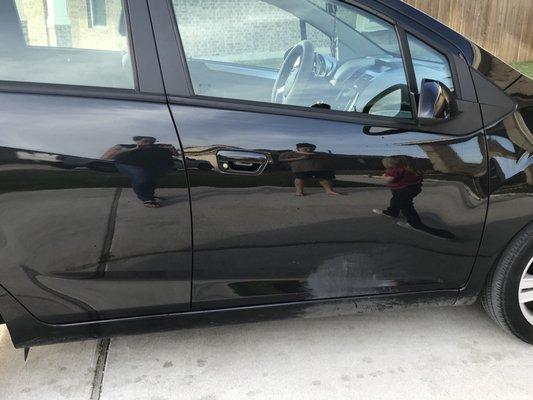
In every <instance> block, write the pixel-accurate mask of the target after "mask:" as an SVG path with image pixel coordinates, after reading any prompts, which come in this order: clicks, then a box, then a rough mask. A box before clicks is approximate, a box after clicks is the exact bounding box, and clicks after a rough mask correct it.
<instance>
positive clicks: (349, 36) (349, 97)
mask: <svg viewBox="0 0 533 400" xmlns="http://www.w3.org/2000/svg"><path fill="white" fill-rule="evenodd" d="M264 2H266V3H269V4H271V5H273V6H275V7H279V8H280V9H283V10H284V11H287V12H289V13H291V14H293V15H294V16H295V17H297V18H298V19H299V21H300V25H301V26H311V27H313V28H315V29H317V30H319V31H320V32H322V33H323V34H325V35H327V37H328V38H329V41H330V46H329V48H327V47H324V46H320V44H318V43H314V40H313V39H312V38H310V37H308V36H307V35H306V29H301V37H300V39H301V41H300V42H299V43H294V46H293V47H291V48H288V49H286V51H285V56H284V58H283V61H282V63H281V66H280V67H279V68H268V67H263V66H255V65H247V64H245V63H238V62H231V61H228V60H220V59H202V58H194V57H193V58H188V65H189V71H190V74H191V78H192V81H193V85H194V87H195V90H196V92H197V94H200V95H203V96H212V97H226V98H238V99H245V100H251V101H261V102H272V103H279V104H290V105H297V106H303V107H312V106H316V105H319V104H327V105H328V106H329V107H325V108H331V109H333V110H340V111H347V112H362V113H371V114H374V115H382V116H390V117H400V118H411V117H412V113H411V104H410V101H409V95H408V90H407V84H406V74H405V70H404V65H403V60H402V57H401V54H400V49H399V45H398V41H397V37H396V32H395V30H394V28H393V27H392V25H390V24H388V23H387V22H384V21H381V20H379V19H378V18H377V17H374V16H372V15H370V14H368V13H366V12H364V11H362V10H358V11H357V14H358V15H361V16H364V17H366V18H367V19H368V20H369V21H371V22H373V23H374V24H375V25H381V29H378V30H376V32H374V33H373V32H367V33H365V32H360V31H358V30H357V29H356V28H355V27H354V26H352V25H350V24H349V23H348V22H347V21H345V18H343V15H347V14H348V17H349V16H350V15H349V14H350V13H353V11H352V10H353V9H352V8H350V9H348V8H347V9H346V10H341V9H340V7H344V6H341V5H340V3H338V2H324V1H323V2H322V3H323V4H324V5H325V7H323V6H321V5H322V4H320V3H319V2H318V1H314V0H309V1H303V2H297V4H293V2H284V1H279V0H264ZM177 18H178V25H179V22H180V16H179V15H177ZM183 18H185V16H183ZM372 35H373V36H372ZM182 39H183V38H182ZM183 42H184V47H185V52H186V53H187V45H188V43H187V40H183ZM413 62H414V63H415V69H416V71H417V73H418V74H421V75H424V76H426V77H431V78H432V79H436V80H440V81H442V82H444V83H445V84H447V85H448V86H450V87H451V88H453V84H452V80H451V76H450V73H449V69H448V68H447V66H446V67H445V66H443V64H442V62H441V61H440V60H424V59H416V58H414V60H413Z"/></svg>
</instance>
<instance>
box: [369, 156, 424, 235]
mask: <svg viewBox="0 0 533 400" xmlns="http://www.w3.org/2000/svg"><path fill="white" fill-rule="evenodd" d="M383 166H384V167H385V168H386V169H385V173H384V174H383V178H384V179H385V181H386V182H387V186H388V187H389V189H390V190H391V192H392V198H391V200H390V205H389V208H387V209H386V210H373V211H374V212H375V213H377V214H383V215H386V216H389V217H394V218H398V217H399V215H400V212H401V213H402V214H403V216H404V217H405V219H406V220H407V223H408V224H409V225H411V226H412V227H413V228H415V229H416V228H419V227H420V226H421V225H422V221H421V220H420V216H419V215H418V213H417V212H416V210H415V206H414V203H413V200H414V198H415V197H416V196H418V195H419V194H420V192H421V191H422V175H421V174H420V173H418V172H417V171H416V170H415V169H414V167H413V166H412V164H411V162H410V161H409V160H408V159H407V158H406V157H402V156H394V157H386V158H384V159H383Z"/></svg>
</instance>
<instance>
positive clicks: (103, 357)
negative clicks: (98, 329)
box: [89, 338, 111, 400]
mask: <svg viewBox="0 0 533 400" xmlns="http://www.w3.org/2000/svg"><path fill="white" fill-rule="evenodd" d="M110 345H111V339H109V338H108V339H101V340H99V341H98V344H97V345H96V353H97V354H98V358H97V359H96V367H95V369H94V378H93V382H92V385H91V397H90V398H89V399H90V400H100V395H101V394H102V386H103V382H104V374H105V368H106V365H107V355H108V353H109V346H110Z"/></svg>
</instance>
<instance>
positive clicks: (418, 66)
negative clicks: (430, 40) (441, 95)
mask: <svg viewBox="0 0 533 400" xmlns="http://www.w3.org/2000/svg"><path fill="white" fill-rule="evenodd" d="M407 41H408V43H409V50H410V51H411V58H412V60H413V67H414V70H415V75H416V81H417V84H418V88H419V89H420V87H421V84H422V80H423V79H426V78H427V79H433V80H436V81H439V82H442V83H444V84H445V85H446V86H448V88H449V89H450V90H451V91H452V92H453V91H454V84H453V78H452V73H451V69H450V64H449V62H448V59H447V58H446V56H445V55H444V54H442V53H440V52H439V51H437V50H435V49H434V48H432V47H430V46H429V45H427V44H426V43H424V42H423V41H421V40H420V39H418V38H416V37H414V36H413V35H411V34H407Z"/></svg>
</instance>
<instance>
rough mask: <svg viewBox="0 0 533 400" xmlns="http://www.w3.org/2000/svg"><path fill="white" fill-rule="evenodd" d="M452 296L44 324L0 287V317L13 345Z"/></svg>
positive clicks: (334, 312) (348, 311) (440, 301)
mask: <svg viewBox="0 0 533 400" xmlns="http://www.w3.org/2000/svg"><path fill="white" fill-rule="evenodd" d="M457 296H458V291H457V290H441V291H434V292H415V293H404V294H394V295H374V296H361V297H351V298H342V299H331V300H312V301H301V302H294V303H280V304H269V305H261V306H253V307H239V308H231V309H223V310H210V311H195V312H185V313H179V314H162V315H152V316H144V317H133V318H123V319H115V320H101V321H90V322H79V323H71V324H46V323H44V322H42V321H40V320H38V319H36V318H35V317H34V316H32V315H31V314H30V313H29V312H28V311H27V310H26V309H25V308H24V307H23V306H22V305H21V304H20V303H19V302H18V301H16V300H15V299H14V298H13V297H12V296H11V295H10V294H8V293H7V292H6V291H4V290H3V289H2V288H1V287H0V312H1V313H2V315H3V316H4V319H5V320H6V323H7V327H8V329H9V332H10V334H11V339H12V341H13V344H14V346H15V347H16V348H24V347H34V346H40V345H46V344H52V343H61V342H70V341H77V340H85V339H98V338H105V337H113V336H120V335H134V334H140V333H149V332H159V331H166V330H176V329H187V328H198V327H205V326H217V325H230V324H242V323H252V322H259V321H269V320H270V321H271V320H282V319H289V318H320V317H326V316H328V317H329V316H341V315H352V314H357V313H362V312H369V311H384V310H396V309H404V308H416V307H423V306H451V305H454V304H455V302H456V299H457Z"/></svg>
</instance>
